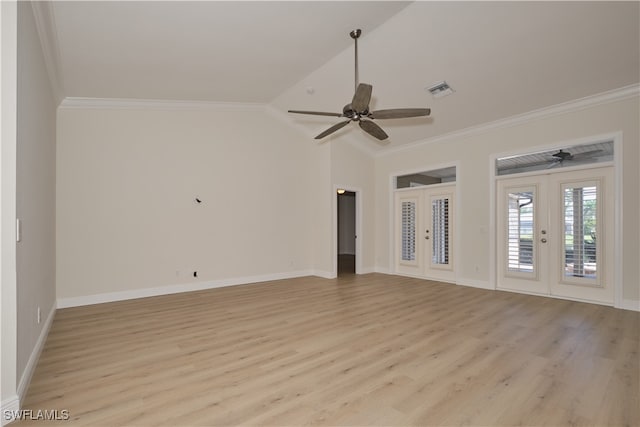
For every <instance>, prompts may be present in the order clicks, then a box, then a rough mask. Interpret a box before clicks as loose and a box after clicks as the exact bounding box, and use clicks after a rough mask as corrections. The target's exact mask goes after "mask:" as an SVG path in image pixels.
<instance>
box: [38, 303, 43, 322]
mask: <svg viewBox="0 0 640 427" xmlns="http://www.w3.org/2000/svg"><path fill="white" fill-rule="evenodd" d="M40 322H42V313H41V312H40V307H38V325H39V324H40Z"/></svg>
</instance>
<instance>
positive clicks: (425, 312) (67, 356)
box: [12, 274, 640, 426]
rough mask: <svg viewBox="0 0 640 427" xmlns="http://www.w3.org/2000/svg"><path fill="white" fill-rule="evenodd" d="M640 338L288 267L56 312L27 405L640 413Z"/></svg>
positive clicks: (520, 417)
mask: <svg viewBox="0 0 640 427" xmlns="http://www.w3.org/2000/svg"><path fill="white" fill-rule="evenodd" d="M639 335H640V313H635V312H630V311H624V310H616V309H613V308H610V307H603V306H597V305H591V304H584V303H577V302H569V301H562V300H554V299H548V298H542V297H533V296H527V295H520V294H512V293H506V292H498V291H484V290H480V289H474V288H466V287H462V286H455V285H450V284H442V283H437V282H430V281H425V280H418V279H410V278H404V277H397V276H388V275H381V274H369V275H363V276H355V275H353V276H347V277H345V278H340V279H335V280H327V279H320V278H300V279H290V280H282V281H274V282H268V283H261V284H255V285H245V286H234V287H228V288H221V289H214V290H209V291H202V292H191V293H184V294H177V295H169V296H162V297H154V298H146V299H139V300H131V301H123V302H117V303H109V304H101V305H94V306H87V307H78V308H70V309H63V310H59V311H58V312H57V313H56V317H55V319H54V322H53V325H52V328H51V332H50V335H49V337H48V340H47V342H46V345H45V348H44V351H43V353H42V356H41V358H40V362H39V364H38V367H37V369H36V373H35V375H34V378H33V380H32V383H31V386H30V388H29V391H28V395H27V397H26V402H25V405H24V407H25V409H32V410H33V411H37V410H39V409H47V410H53V409H58V410H62V409H66V410H68V411H69V414H70V417H71V419H70V421H61V422H59V424H61V425H70V424H71V425H82V426H176V425H181V426H214V425H215V426H232V425H273V426H275V425H278V426H301V425H389V426H391V425H393V426H400V425H403V426H404V425H421V426H427V425H448V426H453V425H478V426H479V425H482V426H511V425H546V426H565V425H593V426H605V425H611V426H638V425H640V397H639V396H640V393H639V378H640V369H639V362H638V357H639V356H638V355H639V346H640V343H639ZM29 424H32V425H43V424H42V422H41V421H35V422H34V421H29V422H27V421H17V422H16V423H15V424H12V425H14V426H22V425H29Z"/></svg>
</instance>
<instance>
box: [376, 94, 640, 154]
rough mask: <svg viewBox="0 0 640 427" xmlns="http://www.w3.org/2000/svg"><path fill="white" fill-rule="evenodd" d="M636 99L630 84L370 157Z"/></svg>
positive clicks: (388, 150) (387, 150)
mask: <svg viewBox="0 0 640 427" xmlns="http://www.w3.org/2000/svg"><path fill="white" fill-rule="evenodd" d="M636 96H640V84H633V85H629V86H624V87H621V88H618V89H613V90H610V91H607V92H602V93H598V94H595V95H589V96H586V97H584V98H579V99H575V100H572V101H568V102H563V103H561V104H556V105H552V106H549V107H543V108H540V109H537V110H533V111H529V112H527V113H523V114H518V115H515V116H511V117H506V118H504V119H498V120H495V121H492V122H488V123H483V124H480V125H477V126H471V127H468V128H465V129H461V130H458V131H454V132H450V133H446V134H444V135H439V136H435V137H433V138H427V139H422V140H419V141H415V142H411V143H409V144H404V145H401V146H399V147H394V148H389V149H385V150H382V151H379V152H377V153H375V154H374V156H375V157H383V156H387V155H389V154H395V153H398V152H401V151H405V150H411V149H414V148H418V147H420V146H423V145H427V144H432V143H435V142H441V141H448V140H451V139H456V138H462V137H466V136H473V135H478V134H482V133H485V132H489V131H491V130H494V129H501V128H507V127H511V126H516V125H520V124H524V123H528V122H531V121H534V120H540V119H544V118H548V117H553V116H556V115H558V114H566V113H573V112H575V111H580V110H584V109H586V108H591V107H595V106H597V105H601V104H608V103H611V102H616V101H622V100H624V99H628V98H632V97H636Z"/></svg>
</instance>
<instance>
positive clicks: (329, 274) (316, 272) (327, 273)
mask: <svg viewBox="0 0 640 427" xmlns="http://www.w3.org/2000/svg"><path fill="white" fill-rule="evenodd" d="M312 276H318V277H322V278H323V279H335V278H336V275H335V274H334V273H332V272H330V271H322V270H314V271H313V274H312Z"/></svg>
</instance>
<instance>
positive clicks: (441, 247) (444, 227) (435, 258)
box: [431, 199, 449, 264]
mask: <svg viewBox="0 0 640 427" xmlns="http://www.w3.org/2000/svg"><path fill="white" fill-rule="evenodd" d="M431 218H432V220H433V224H432V229H433V234H432V236H431V244H432V256H431V262H432V263H433V264H449V199H435V200H432V201H431Z"/></svg>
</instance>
